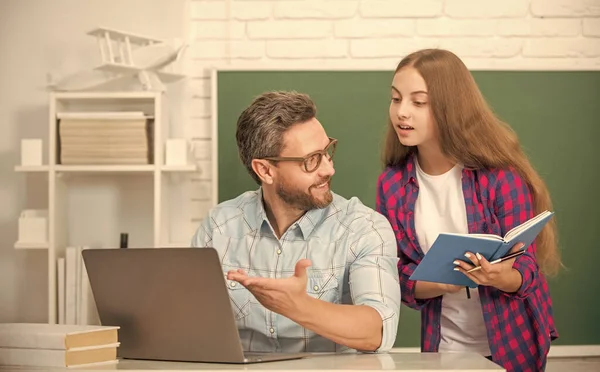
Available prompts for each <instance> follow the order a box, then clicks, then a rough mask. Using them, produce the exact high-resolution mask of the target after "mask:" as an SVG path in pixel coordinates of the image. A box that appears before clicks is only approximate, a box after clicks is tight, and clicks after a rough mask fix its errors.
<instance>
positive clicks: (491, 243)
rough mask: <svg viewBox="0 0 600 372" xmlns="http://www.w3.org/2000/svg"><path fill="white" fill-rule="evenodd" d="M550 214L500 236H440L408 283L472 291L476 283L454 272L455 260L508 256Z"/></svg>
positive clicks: (531, 236)
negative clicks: (433, 283)
mask: <svg viewBox="0 0 600 372" xmlns="http://www.w3.org/2000/svg"><path fill="white" fill-rule="evenodd" d="M553 214H554V212H549V211H545V212H542V213H540V214H538V215H537V216H535V217H534V218H532V219H530V220H528V221H526V222H524V223H522V224H521V225H519V226H516V227H514V228H513V229H511V230H510V231H509V232H507V233H506V235H505V236H504V238H503V237H501V236H498V235H493V234H450V233H441V234H440V235H438V237H437V238H436V240H435V241H434V242H433V244H432V245H431V248H430V249H429V251H428V252H427V253H426V254H425V256H424V257H423V259H422V260H421V263H419V265H418V266H417V268H416V269H415V271H414V272H413V274H412V275H411V276H410V279H411V280H422V281H426V282H435V283H446V284H455V285H461V286H466V287H471V288H475V287H477V284H475V282H473V281H472V280H471V279H469V278H468V277H467V276H466V275H465V274H463V273H461V272H460V271H455V270H454V267H455V265H454V264H453V262H454V261H455V260H461V261H465V262H467V263H469V264H472V263H471V261H470V260H469V259H468V258H466V257H465V253H467V252H472V253H479V254H481V255H482V256H483V257H485V258H486V259H487V260H488V261H490V262H491V261H493V260H496V259H499V258H501V257H502V256H504V255H506V254H508V252H509V251H510V250H511V248H512V247H513V246H514V245H515V244H517V243H524V244H525V246H524V247H523V250H525V249H527V247H529V246H530V245H531V243H533V241H534V240H535V238H536V236H538V234H539V233H540V232H541V231H542V229H543V228H544V226H545V225H546V223H547V222H548V221H549V220H550V218H552V215H553Z"/></svg>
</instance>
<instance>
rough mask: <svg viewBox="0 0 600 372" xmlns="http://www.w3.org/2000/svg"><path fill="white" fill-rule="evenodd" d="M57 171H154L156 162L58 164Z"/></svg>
mask: <svg viewBox="0 0 600 372" xmlns="http://www.w3.org/2000/svg"><path fill="white" fill-rule="evenodd" d="M54 169H55V170H56V171H57V172H64V173H68V172H80V173H109V172H110V173H113V172H116V173H120V172H122V173H140V172H153V171H154V164H139V165H124V164H123V165H56V166H55V167H54Z"/></svg>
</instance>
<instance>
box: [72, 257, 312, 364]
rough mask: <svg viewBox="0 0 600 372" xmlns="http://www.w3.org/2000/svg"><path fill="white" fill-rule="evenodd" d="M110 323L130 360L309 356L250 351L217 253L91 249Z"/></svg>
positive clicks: (98, 295)
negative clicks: (116, 328) (241, 334)
mask: <svg viewBox="0 0 600 372" xmlns="http://www.w3.org/2000/svg"><path fill="white" fill-rule="evenodd" d="M82 254H83V260H84V262H85V267H86V269H87V273H88V276H89V279H90V284H91V288H92V292H93V295H94V299H95V301H96V306H97V308H98V315H99V316H100V321H101V323H102V324H103V325H116V326H120V327H121V328H120V330H119V342H120V343H121V345H120V346H119V348H118V349H117V350H118V356H119V357H121V358H129V359H149V360H169V361H187V362H214V363H256V362H266V361H275V360H287V359H299V358H302V357H304V356H307V355H309V354H307V353H299V354H283V353H260V354H258V353H244V352H243V349H242V344H241V341H240V338H239V333H238V330H237V327H236V323H235V318H234V315H233V310H232V308H231V303H230V300H229V294H228V290H227V287H226V283H225V277H224V273H223V270H222V268H221V262H220V260H219V256H218V255H217V252H216V251H215V250H214V249H213V248H127V249H86V250H83V252H82Z"/></svg>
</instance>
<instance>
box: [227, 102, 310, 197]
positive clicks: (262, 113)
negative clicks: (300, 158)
mask: <svg viewBox="0 0 600 372" xmlns="http://www.w3.org/2000/svg"><path fill="white" fill-rule="evenodd" d="M316 115H317V108H316V106H315V103H314V102H313V101H312V99H310V97H309V96H308V95H306V94H302V93H297V92H294V91H291V92H285V91H275V92H266V93H263V94H261V95H260V96H258V97H256V98H255V99H254V101H252V103H251V104H250V106H248V107H247V108H246V109H245V110H244V112H242V114H241V115H240V117H239V118H238V121H237V130H236V134H235V136H236V139H237V146H238V152H239V156H240V159H241V160H242V163H244V166H246V169H247V170H248V172H249V173H250V175H251V176H252V178H253V179H254V180H255V181H256V183H258V184H259V185H260V184H261V181H260V178H259V177H258V175H256V173H254V170H252V159H261V158H266V157H276V156H279V155H280V154H281V151H283V135H284V134H285V132H286V131H287V130H288V129H289V128H290V127H292V126H293V125H294V124H298V123H304V122H306V121H308V120H310V119H312V118H314V117H315V116H316Z"/></svg>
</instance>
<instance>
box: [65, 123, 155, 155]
mask: <svg viewBox="0 0 600 372" xmlns="http://www.w3.org/2000/svg"><path fill="white" fill-rule="evenodd" d="M57 117H58V120H59V121H58V134H59V141H58V144H59V159H60V163H61V164H65V165H75V164H77V165H108V164H111V165H117V164H121V165H125V164H129V165H130V164H152V163H153V161H152V158H153V151H152V150H153V147H152V142H153V141H152V138H153V136H152V127H153V121H152V120H150V119H149V118H148V117H146V116H145V115H144V113H143V112H127V111H125V112H65V113H60V114H58V115H57Z"/></svg>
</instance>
